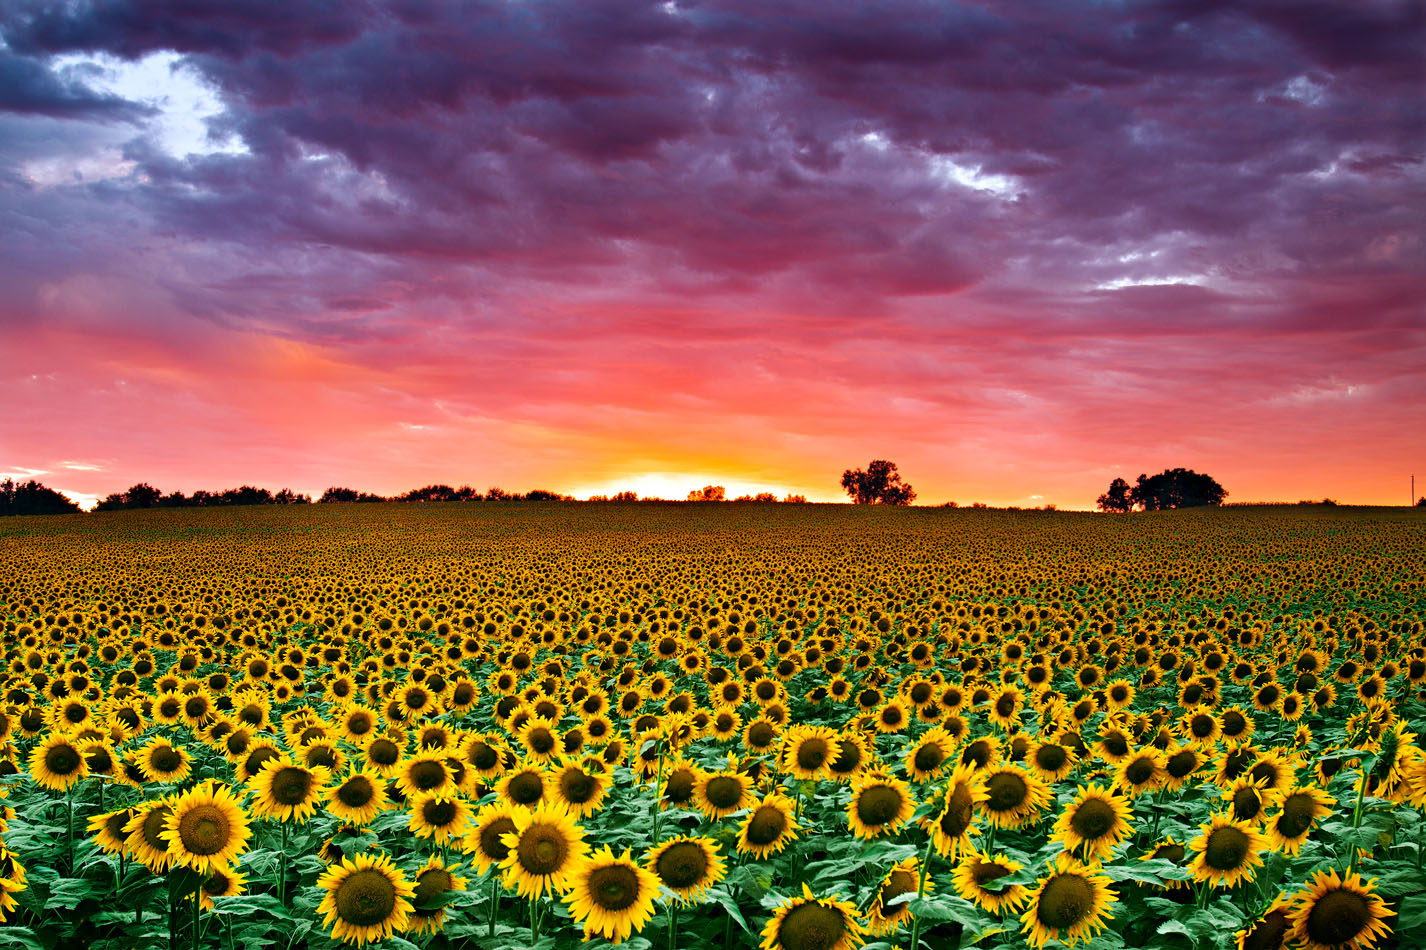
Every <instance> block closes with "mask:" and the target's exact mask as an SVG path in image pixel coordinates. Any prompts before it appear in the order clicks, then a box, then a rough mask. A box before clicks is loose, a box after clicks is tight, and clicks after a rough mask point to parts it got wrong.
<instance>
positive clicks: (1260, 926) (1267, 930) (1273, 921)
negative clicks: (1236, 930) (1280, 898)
mask: <svg viewBox="0 0 1426 950" xmlns="http://www.w3.org/2000/svg"><path fill="white" fill-rule="evenodd" d="M1286 936H1287V914H1286V913H1285V912H1283V911H1281V910H1275V911H1273V912H1272V913H1271V914H1268V915H1267V916H1266V917H1264V918H1263V919H1262V920H1260V921H1258V922H1257V923H1256V924H1254V925H1253V929H1252V930H1250V931H1249V932H1248V935H1247V936H1246V937H1244V938H1243V950H1279V948H1280V947H1281V946H1282V944H1283V940H1284V938H1285V937H1286Z"/></svg>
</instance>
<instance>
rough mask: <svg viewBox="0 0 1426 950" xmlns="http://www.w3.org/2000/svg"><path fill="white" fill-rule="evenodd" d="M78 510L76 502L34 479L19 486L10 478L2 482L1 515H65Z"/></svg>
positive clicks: (0, 495) (0, 493) (0, 487)
mask: <svg viewBox="0 0 1426 950" xmlns="http://www.w3.org/2000/svg"><path fill="white" fill-rule="evenodd" d="M78 510H79V506H78V505H76V504H75V503H74V502H72V501H70V500H69V499H68V498H66V497H65V496H63V495H61V494H60V493H59V492H57V491H55V490H54V489H53V488H46V487H45V486H43V485H41V484H40V483H39V482H37V481H35V480H34V479H33V478H32V479H30V480H29V481H27V482H20V483H18V484H17V483H16V482H15V480H14V479H10V478H7V479H5V480H4V481H3V482H0V515H63V514H69V513H70V512H74V511H78Z"/></svg>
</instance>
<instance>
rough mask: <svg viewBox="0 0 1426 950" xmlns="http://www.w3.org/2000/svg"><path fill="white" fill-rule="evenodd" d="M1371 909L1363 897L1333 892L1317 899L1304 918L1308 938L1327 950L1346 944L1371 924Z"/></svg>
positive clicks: (1340, 891) (1350, 893)
mask: <svg viewBox="0 0 1426 950" xmlns="http://www.w3.org/2000/svg"><path fill="white" fill-rule="evenodd" d="M1371 920H1372V916H1371V906H1370V905H1369V904H1368V903H1367V900H1366V898H1364V897H1362V895H1360V894H1357V893H1354V892H1352V891H1347V890H1340V889H1339V890H1333V891H1328V892H1327V893H1326V894H1324V895H1322V896H1321V897H1319V898H1318V899H1317V900H1316V901H1314V902H1313V904H1312V910H1310V911H1309V912H1308V914H1307V936H1308V938H1310V939H1311V940H1314V941H1316V942H1317V943H1320V944H1325V945H1327V946H1337V945H1338V944H1343V943H1348V942H1349V941H1351V940H1352V939H1353V938H1354V937H1356V936H1357V935H1358V934H1360V933H1361V932H1362V931H1363V930H1364V929H1366V927H1367V926H1368V925H1369V924H1370V923H1371Z"/></svg>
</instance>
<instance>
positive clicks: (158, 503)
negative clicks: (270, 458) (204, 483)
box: [94, 482, 312, 511]
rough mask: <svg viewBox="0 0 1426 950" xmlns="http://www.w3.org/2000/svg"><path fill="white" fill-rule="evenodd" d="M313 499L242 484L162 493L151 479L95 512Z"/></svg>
mask: <svg viewBox="0 0 1426 950" xmlns="http://www.w3.org/2000/svg"><path fill="white" fill-rule="evenodd" d="M311 503H312V499H311V498H310V497H309V496H307V495H299V494H297V493H296V492H294V491H292V490H291V489H290V488H284V489H282V490H281V491H279V492H278V493H277V494H275V495H274V494H273V493H272V492H270V491H268V490H267V489H266V488H258V487H256V486H254V485H239V486H238V487H237V488H229V489H228V490H227V491H220V492H209V491H204V490H203V489H201V488H200V489H199V490H198V491H196V492H194V493H193V494H191V495H185V494H183V492H181V491H173V492H169V493H168V494H167V495H165V494H164V493H163V492H161V491H159V490H158V489H157V488H154V487H153V486H152V485H150V484H149V483H148V482H139V483H138V484H137V485H133V486H131V487H130V488H129V490H128V491H126V492H122V493H116V494H113V495H109V496H107V497H105V498H104V499H103V500H102V501H100V502H99V504H97V505H95V506H94V510H95V511H126V510H129V509H131V508H219V507H226V506H229V505H309V504H311Z"/></svg>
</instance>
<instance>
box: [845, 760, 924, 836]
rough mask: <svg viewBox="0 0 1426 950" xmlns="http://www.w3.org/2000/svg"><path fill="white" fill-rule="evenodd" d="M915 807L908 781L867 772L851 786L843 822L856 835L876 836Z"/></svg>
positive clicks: (907, 817) (890, 830)
mask: <svg viewBox="0 0 1426 950" xmlns="http://www.w3.org/2000/svg"><path fill="white" fill-rule="evenodd" d="M915 810H916V800H915V799H914V798H913V797H912V795H911V787H910V786H909V785H907V784H906V783H905V782H903V781H901V780H900V779H898V778H893V777H891V776H889V775H885V774H881V773H871V774H869V775H867V776H865V777H863V778H862V779H861V780H859V781H858V782H857V783H856V784H854V785H853V786H852V798H851V801H849V802H847V825H848V826H849V827H850V828H851V830H852V834H854V835H856V836H857V837H858V838H866V839H871V838H878V837H880V836H881V835H884V834H891V833H893V832H895V831H896V830H897V829H898V828H900V827H901V826H902V825H904V824H906V822H908V821H909V820H910V819H911V814H912V812H914V811H915Z"/></svg>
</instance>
